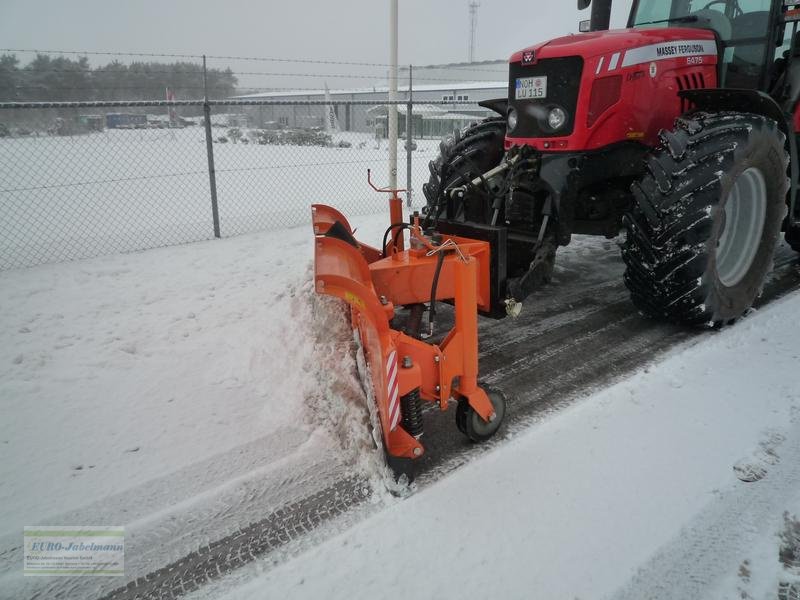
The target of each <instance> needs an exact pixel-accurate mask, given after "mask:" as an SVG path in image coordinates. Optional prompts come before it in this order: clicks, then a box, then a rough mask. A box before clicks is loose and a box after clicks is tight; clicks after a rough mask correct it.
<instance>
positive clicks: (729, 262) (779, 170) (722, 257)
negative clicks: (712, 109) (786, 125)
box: [622, 113, 789, 326]
mask: <svg viewBox="0 0 800 600" xmlns="http://www.w3.org/2000/svg"><path fill="white" fill-rule="evenodd" d="M660 138H661V145H660V146H659V147H658V148H657V149H656V150H655V151H654V152H653V153H652V154H651V155H650V156H649V157H648V159H647V164H646V172H645V175H644V176H643V177H642V178H641V180H639V181H637V182H636V183H634V185H633V187H632V191H633V195H634V198H635V203H634V206H633V208H632V210H631V211H630V212H629V213H628V214H626V215H625V218H624V223H625V228H626V231H627V240H626V242H625V244H624V246H623V250H622V256H623V259H624V261H625V265H626V267H627V268H626V270H625V284H626V285H627V287H628V289H629V290H630V294H631V299H632V301H633V303H634V305H635V306H636V307H637V308H638V309H639V310H640V311H641V312H642V313H643V314H645V315H647V316H650V317H653V318H659V319H665V320H668V321H672V322H677V323H683V324H691V325H712V326H718V325H724V324H728V323H731V322H733V321H734V320H736V319H737V318H738V317H740V316H742V315H743V314H744V313H745V312H746V311H747V310H748V309H749V308H750V307H751V306H752V304H753V301H754V300H755V299H756V297H757V296H758V295H759V293H760V291H761V289H762V286H763V283H764V279H765V277H766V275H767V273H768V272H769V271H770V270H771V269H772V260H773V253H774V251H775V246H776V244H777V241H778V237H779V235H780V227H781V222H782V220H783V218H784V216H785V215H786V193H787V189H788V180H787V177H786V168H787V165H788V160H789V158H788V154H787V153H786V151H785V148H784V141H785V136H784V135H783V133H782V132H781V131H780V130H779V129H778V126H777V124H776V123H775V121H773V120H770V119H767V118H765V117H763V116H761V115H755V114H749V113H715V114H707V113H697V114H694V115H691V116H689V117H685V118H680V119H678V120H677V121H676V128H675V130H673V131H662V132H661V135H660Z"/></svg>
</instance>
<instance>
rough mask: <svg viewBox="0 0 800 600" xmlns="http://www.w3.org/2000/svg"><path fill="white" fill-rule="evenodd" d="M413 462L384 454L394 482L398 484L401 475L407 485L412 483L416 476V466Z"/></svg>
mask: <svg viewBox="0 0 800 600" xmlns="http://www.w3.org/2000/svg"><path fill="white" fill-rule="evenodd" d="M414 462H415V461H414V460H412V459H410V458H400V457H398V456H391V455H390V454H389V453H388V452H387V453H386V464H387V465H389V470H391V472H392V475H393V476H394V480H395V481H397V482H399V481H400V478H401V477H403V475H405V476H406V479H407V480H408V483H412V482H413V481H414V479H415V478H416V476H417V469H416V465H415V464H414Z"/></svg>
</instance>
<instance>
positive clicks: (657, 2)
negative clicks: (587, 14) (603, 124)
mask: <svg viewBox="0 0 800 600" xmlns="http://www.w3.org/2000/svg"><path fill="white" fill-rule="evenodd" d="M598 3H599V4H602V3H603V2H602V1H599V2H598ZM581 4H586V3H585V2H584V3H581ZM785 5H788V6H785ZM796 13H797V11H796V10H795V7H794V5H793V3H790V2H784V1H783V0H711V1H708V0H700V1H697V0H673V1H672V2H664V1H663V0H634V3H633V6H632V8H631V13H630V18H629V20H628V27H629V28H636V29H641V28H648V29H650V28H675V27H679V28H698V29H705V30H710V31H712V32H713V33H714V35H715V38H716V40H717V46H718V55H719V60H718V72H719V76H718V87H719V88H727V89H742V90H758V91H761V92H764V93H767V94H769V95H770V96H771V97H772V98H774V99H775V101H776V102H778V104H779V105H780V106H781V107H782V109H783V110H784V112H787V113H794V109H795V107H796V105H797V101H798V96H800V61H798V60H797V58H798V56H800V44H798V42H800V40H798V36H797V33H798V32H797V19H800V14H796ZM599 25H600V26H602V25H603V24H602V23H600V24H599ZM796 125H800V119H798V120H797V121H796ZM795 129H798V127H795Z"/></svg>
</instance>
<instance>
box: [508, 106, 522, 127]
mask: <svg viewBox="0 0 800 600" xmlns="http://www.w3.org/2000/svg"><path fill="white" fill-rule="evenodd" d="M517 123H519V114H518V113H517V110H516V109H515V108H511V109H509V111H508V130H509V131H514V130H515V129H516V128H517Z"/></svg>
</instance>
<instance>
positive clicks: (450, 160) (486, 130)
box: [422, 117, 506, 222]
mask: <svg viewBox="0 0 800 600" xmlns="http://www.w3.org/2000/svg"><path fill="white" fill-rule="evenodd" d="M505 135H506V121H505V119H504V118H502V117H491V118H489V119H484V120H483V121H481V122H480V123H475V124H474V125H471V126H470V127H467V128H466V129H464V130H462V131H456V132H455V133H454V134H453V135H452V136H449V137H447V138H446V139H444V140H442V143H441V144H440V145H439V151H440V152H439V156H438V157H437V158H436V160H433V161H431V162H430V164H429V165H428V168H429V169H430V172H431V176H430V179H429V180H428V183H426V184H425V185H423V186H422V191H423V193H424V194H425V199H426V200H427V209H428V214H429V215H430V216H432V217H434V216H436V217H438V216H440V215H441V214H442V213H443V212H444V210H445V208H446V198H445V194H444V192H445V190H447V188H449V187H453V186H460V185H464V184H466V183H467V182H468V181H470V180H472V179H475V178H477V177H478V176H480V175H483V174H484V173H486V172H487V171H490V170H491V169H493V168H495V167H496V166H497V165H499V164H500V161H501V160H503V156H504V155H505V148H504V146H503V142H504V140H505ZM477 193H481V194H485V198H482V199H481V200H482V201H480V202H471V203H470V205H471V206H474V207H481V208H480V209H478V211H476V212H478V213H479V214H471V215H466V214H465V211H464V206H463V205H462V206H460V207H458V209H457V211H456V214H455V215H454V217H455V220H461V221H463V220H478V221H479V222H488V212H489V208H490V206H489V205H490V204H491V203H490V202H489V201H488V198H489V194H488V191H487V190H478V191H477ZM470 217H471V218H470Z"/></svg>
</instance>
